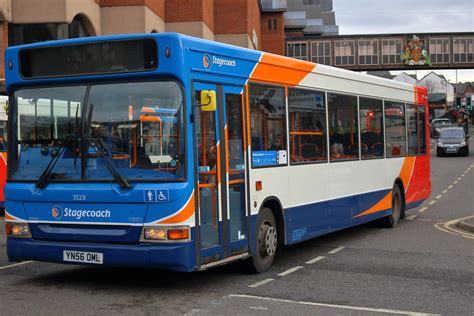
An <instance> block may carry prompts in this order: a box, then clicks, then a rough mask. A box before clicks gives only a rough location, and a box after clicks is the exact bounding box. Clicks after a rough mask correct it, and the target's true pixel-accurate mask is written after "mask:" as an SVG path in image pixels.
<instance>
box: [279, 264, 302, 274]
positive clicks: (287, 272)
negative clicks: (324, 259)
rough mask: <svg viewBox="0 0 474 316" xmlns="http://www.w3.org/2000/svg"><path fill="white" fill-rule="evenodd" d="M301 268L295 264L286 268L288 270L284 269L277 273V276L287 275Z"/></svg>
mask: <svg viewBox="0 0 474 316" xmlns="http://www.w3.org/2000/svg"><path fill="white" fill-rule="evenodd" d="M303 268H304V267H302V266H296V267H294V268H291V269H288V270H286V271H283V272H282V273H278V276H286V275H288V274H290V273H293V272H296V271H298V270H299V269H303Z"/></svg>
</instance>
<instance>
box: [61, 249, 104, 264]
mask: <svg viewBox="0 0 474 316" xmlns="http://www.w3.org/2000/svg"><path fill="white" fill-rule="evenodd" d="M63 261H67V262H82V263H93V264H102V263H103V261H104V254H103V253H100V252H85V251H75V250H63Z"/></svg>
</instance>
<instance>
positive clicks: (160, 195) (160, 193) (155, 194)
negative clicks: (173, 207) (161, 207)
mask: <svg viewBox="0 0 474 316" xmlns="http://www.w3.org/2000/svg"><path fill="white" fill-rule="evenodd" d="M143 199H144V200H145V202H148V203H157V202H158V203H160V202H169V200H170V199H169V191H168V190H151V189H147V190H143Z"/></svg>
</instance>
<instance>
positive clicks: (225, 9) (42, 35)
mask: <svg viewBox="0 0 474 316" xmlns="http://www.w3.org/2000/svg"><path fill="white" fill-rule="evenodd" d="M286 6H287V5H286V0H0V80H3V79H2V78H4V60H3V51H4V50H5V48H6V47H8V46H10V45H20V44H27V43H33V42H38V41H46V40H56V39H66V38H75V37H83V36H95V35H111V34H126V33H150V32H179V33H183V34H188V35H192V36H196V37H201V38H205V39H209V40H215V41H220V42H224V43H229V44H233V45H238V46H242V47H247V48H252V49H260V50H265V51H268V52H273V53H277V54H281V55H284V54H285V43H284V20H283V14H284V12H285V11H286ZM2 87H3V84H0V89H2Z"/></svg>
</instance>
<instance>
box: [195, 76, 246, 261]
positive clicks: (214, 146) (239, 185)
mask: <svg viewBox="0 0 474 316" xmlns="http://www.w3.org/2000/svg"><path fill="white" fill-rule="evenodd" d="M209 91H210V92H215V96H214V97H215V98H216V101H217V102H216V109H215V111H206V110H204V107H205V104H202V96H201V95H202V93H207V92H209ZM194 98H195V106H194V123H195V143H196V146H197V154H196V160H197V163H196V177H197V190H196V191H197V195H198V199H197V209H198V212H197V213H198V220H197V223H198V231H199V232H198V235H199V238H198V239H197V240H199V248H200V249H199V251H200V254H199V257H200V264H201V265H204V264H210V263H212V262H216V261H220V260H223V259H226V258H229V257H232V256H235V255H239V254H244V253H246V252H247V250H248V242H247V236H248V234H247V222H246V221H247V217H246V209H247V208H246V169H247V168H246V161H245V156H244V143H243V141H244V133H243V131H244V129H243V126H244V115H243V113H244V112H243V106H242V105H243V102H242V101H243V95H242V88H241V87H230V86H229V87H227V86H221V85H214V84H205V83H196V82H195V83H194Z"/></svg>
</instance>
